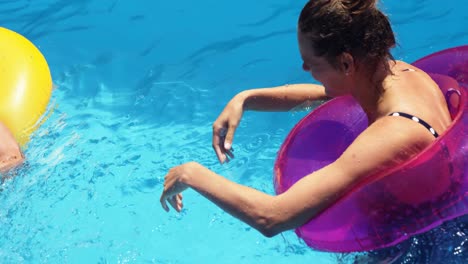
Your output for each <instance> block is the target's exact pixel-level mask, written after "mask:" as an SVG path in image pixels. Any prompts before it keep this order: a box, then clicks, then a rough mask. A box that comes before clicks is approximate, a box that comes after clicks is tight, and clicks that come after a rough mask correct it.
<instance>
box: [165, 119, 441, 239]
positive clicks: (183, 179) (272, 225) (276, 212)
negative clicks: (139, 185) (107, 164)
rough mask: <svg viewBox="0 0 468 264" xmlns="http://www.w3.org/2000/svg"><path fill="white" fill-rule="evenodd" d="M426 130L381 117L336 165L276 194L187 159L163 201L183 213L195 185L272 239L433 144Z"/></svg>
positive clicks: (171, 177)
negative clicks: (187, 191) (186, 193)
mask: <svg viewBox="0 0 468 264" xmlns="http://www.w3.org/2000/svg"><path fill="white" fill-rule="evenodd" d="M413 123H414V122H413ZM414 124H416V123H414ZM425 132H427V131H425V130H423V129H420V127H419V126H418V125H417V124H416V126H413V124H412V123H409V122H408V123H406V120H401V119H397V118H392V117H385V118H382V119H381V120H379V121H377V122H375V123H374V124H373V125H372V126H370V127H369V128H368V129H366V130H365V131H364V132H363V133H362V134H361V135H360V136H359V137H358V138H357V139H356V140H355V141H354V142H353V143H352V144H351V146H349V147H348V149H347V150H346V151H345V152H344V153H343V154H342V156H341V157H340V158H339V159H338V160H336V161H335V162H334V163H332V164H330V165H328V166H326V167H324V168H322V169H320V170H318V171H316V172H313V173H311V174H309V175H307V176H305V177H304V178H302V179H301V180H299V181H298V182H296V183H295V184H294V185H293V186H292V187H291V188H290V189H289V190H288V191H286V192H284V193H283V194H281V195H277V196H272V195H268V194H265V193H262V192H260V191H257V190H255V189H252V188H249V187H246V186H243V185H240V184H237V183H234V182H232V181H229V180H227V179H225V178H224V177H222V176H220V175H217V174H216V173H214V172H212V171H210V170H209V169H207V168H205V167H203V166H201V165H200V164H198V163H195V162H191V163H187V164H184V165H181V166H178V167H175V168H173V169H171V170H170V171H169V173H168V174H167V175H166V178H165V183H164V191H163V193H162V196H161V199H160V201H161V204H162V206H163V208H164V209H165V210H166V211H168V210H169V207H168V206H167V204H166V201H168V202H169V203H170V204H171V205H172V207H174V208H175V209H176V210H177V211H180V210H181V209H182V197H181V195H180V193H181V192H182V191H184V190H185V189H187V188H192V189H194V190H195V191H197V192H199V193H200V194H202V195H203V196H205V197H206V198H208V199H209V200H211V201H212V202H213V203H215V204H217V205H218V206H219V207H220V208H222V209H223V210H225V211H226V212H228V213H230V214H231V215H233V216H235V217H237V218H239V219H240V220H242V221H244V222H245V223H247V224H249V225H250V226H252V227H254V228H255V229H257V230H258V231H260V232H261V233H262V234H264V235H265V236H268V237H271V236H274V235H276V234H278V233H280V232H283V231H285V230H289V229H293V228H296V227H298V226H301V225H303V224H305V223H306V222H307V221H308V220H310V219H311V218H313V217H314V216H316V215H317V214H318V213H319V212H320V211H322V210H323V209H325V208H327V207H328V206H330V205H331V204H332V203H333V202H334V201H336V200H337V199H338V198H339V197H340V196H341V195H343V194H344V193H345V192H346V191H348V190H350V189H351V188H352V187H354V186H355V185H356V184H358V183H359V182H361V181H362V180H364V179H365V178H366V176H368V175H372V174H374V173H376V172H378V171H381V170H384V169H386V168H389V167H391V166H395V165H397V164H399V163H401V162H403V161H405V160H407V159H409V158H411V157H412V156H414V155H415V154H417V153H419V152H420V151H421V150H422V149H424V148H425V147H426V146H427V145H428V144H430V142H432V138H431V137H432V135H426V134H424V133H425Z"/></svg>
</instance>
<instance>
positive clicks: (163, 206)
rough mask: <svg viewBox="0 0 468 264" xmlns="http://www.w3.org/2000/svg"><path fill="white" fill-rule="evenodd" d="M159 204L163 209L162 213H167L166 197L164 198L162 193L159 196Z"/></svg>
mask: <svg viewBox="0 0 468 264" xmlns="http://www.w3.org/2000/svg"><path fill="white" fill-rule="evenodd" d="M159 202H160V203H161V206H162V208H163V209H164V211H166V212H169V207H168V206H167V203H166V197H165V195H164V193H163V194H162V195H161V198H160V199H159Z"/></svg>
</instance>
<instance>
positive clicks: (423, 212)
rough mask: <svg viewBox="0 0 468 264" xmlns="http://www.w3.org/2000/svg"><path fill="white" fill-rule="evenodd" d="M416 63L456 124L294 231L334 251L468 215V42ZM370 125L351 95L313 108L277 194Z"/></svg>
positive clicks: (288, 148)
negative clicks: (442, 97) (436, 88)
mask: <svg viewBox="0 0 468 264" xmlns="http://www.w3.org/2000/svg"><path fill="white" fill-rule="evenodd" d="M413 65H415V66H416V67H418V68H420V69H422V70H424V71H426V72H428V73H429V74H430V75H431V77H432V78H433V79H434V81H436V82H437V83H438V85H439V87H440V89H441V90H442V92H443V93H444V94H445V96H446V100H447V104H448V106H449V110H450V114H451V116H452V119H453V123H452V124H451V125H450V127H449V128H448V129H447V130H446V131H445V132H444V133H443V134H442V135H440V136H439V137H438V138H437V140H436V141H435V142H434V143H433V144H432V145H431V146H429V147H428V148H427V149H425V150H424V151H423V152H422V153H420V154H418V155H417V156H416V157H414V158H412V159H411V160H409V161H407V162H405V163H403V164H401V165H400V166H398V167H395V168H393V169H391V170H388V171H384V172H382V173H379V174H376V175H369V177H368V178H367V180H366V182H365V183H363V184H360V185H359V186H357V187H356V188H354V189H352V190H351V191H349V192H348V193H346V194H345V195H344V196H343V197H341V198H340V199H339V200H338V201H336V202H335V203H334V204H333V205H332V206H330V207H328V208H327V209H325V210H324V211H323V212H321V213H320V214H319V215H318V216H316V217H314V218H313V219H311V220H310V221H309V222H308V223H306V224H305V225H303V226H301V227H299V228H297V229H296V234H297V235H298V236H299V237H300V238H302V239H303V240H304V241H305V242H306V243H307V245H309V246H310V247H312V248H315V249H318V250H323V251H332V252H352V251H368V250H374V249H379V248H384V247H388V246H392V245H395V244H397V243H399V242H401V241H403V240H406V239H408V238H410V237H411V236H413V235H416V234H419V233H422V232H425V231H428V230H430V229H432V228H434V227H436V226H438V225H440V224H441V223H443V222H444V221H447V220H450V219H453V218H456V217H458V216H461V215H464V214H467V213H468V166H467V149H468V140H467V138H468V137H467V134H468V127H467V126H468V111H467V110H468V104H467V93H468V46H461V47H456V48H452V49H447V50H443V51H441V52H437V53H435V54H432V55H429V56H427V57H424V58H422V59H420V60H418V61H416V62H414V63H413ZM366 127H367V118H366V115H365V114H364V112H363V111H362V109H361V108H360V107H359V105H358V104H357V103H356V102H355V101H354V100H353V99H352V98H351V97H348V96H345V97H340V98H335V99H333V100H331V101H329V102H327V103H325V104H323V105H322V106H320V107H318V108H317V109H315V110H314V111H312V112H311V113H310V114H308V115H307V116H306V117H304V118H303V119H302V120H301V121H300V122H299V123H298V124H297V125H296V126H295V127H294V128H293V129H292V131H291V132H290V133H289V135H288V137H287V138H286V140H285V142H284V143H283V145H282V147H281V149H280V151H279V153H278V157H277V160H276V163H275V178H274V184H275V190H276V193H278V194H280V193H282V192H284V191H286V190H287V189H288V188H289V187H291V185H293V184H294V183H295V182H296V181H298V180H299V179H300V178H302V177H304V176H305V175H307V174H310V173H311V172H313V171H316V170H318V169H320V168H322V167H324V166H326V165H328V164H330V163H332V162H333V161H335V160H336V159H337V158H338V157H339V156H340V155H341V153H343V151H344V150H345V149H346V148H347V147H348V146H349V145H350V144H351V142H352V141H353V140H354V139H355V138H356V137H357V136H358V135H359V134H360V133H361V132H362V131H363V130H364V129H365V128H366ZM304 146H307V148H304Z"/></svg>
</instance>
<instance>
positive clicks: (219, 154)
mask: <svg viewBox="0 0 468 264" xmlns="http://www.w3.org/2000/svg"><path fill="white" fill-rule="evenodd" d="M213 149H214V151H215V153H216V156H217V157H218V160H219V163H221V164H223V163H224V161H225V160H226V155H224V154H223V151H222V150H221V138H220V137H219V135H218V134H217V133H216V132H213Z"/></svg>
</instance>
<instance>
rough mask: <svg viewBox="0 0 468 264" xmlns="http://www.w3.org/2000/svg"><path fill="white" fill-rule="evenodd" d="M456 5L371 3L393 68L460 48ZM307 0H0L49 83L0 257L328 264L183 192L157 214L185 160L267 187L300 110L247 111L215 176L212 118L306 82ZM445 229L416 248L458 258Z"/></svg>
mask: <svg viewBox="0 0 468 264" xmlns="http://www.w3.org/2000/svg"><path fill="white" fill-rule="evenodd" d="M465 2H466V1H462V0H453V1H451V2H450V5H447V6H443V5H441V4H440V2H439V1H435V0H428V1H406V2H401V1H398V3H397V2H396V1H383V4H384V10H385V11H386V12H387V13H388V14H389V16H390V18H391V19H392V23H393V26H394V29H395V31H396V32H397V40H398V43H399V47H398V48H397V49H395V51H394V55H395V57H396V58H398V59H404V60H407V61H413V60H415V59H416V58H419V57H421V56H423V55H425V54H429V53H432V52H434V51H437V50H441V49H444V48H448V47H452V46H457V45H461V44H466V43H468V31H467V29H466V20H467V18H468V15H467V14H466V11H465V10H466V9H467V7H468V4H467V3H465ZM304 3H305V1H298V2H294V3H293V2H291V1H279V0H269V1H245V0H243V1H236V2H232V3H229V4H226V3H225V2H222V1H213V0H207V1H202V2H195V1H187V0H184V1H177V2H174V1H173V2H169V1H165V2H162V1H149V0H146V1H144V0H142V1H139V2H138V5H136V4H133V5H132V4H131V3H130V2H128V1H118V0H101V1H97V0H95V1H91V0H75V1H72V0H57V1H50V0H48V1H45V0H35V1H34V2H31V1H27V0H17V1H2V2H1V3H0V13H1V14H2V19H3V20H2V21H3V23H2V24H1V25H2V26H4V27H7V28H10V29H13V30H15V31H17V32H20V33H21V34H23V35H25V36H26V37H28V38H29V39H31V40H32V41H33V42H34V43H35V44H36V45H37V46H38V47H39V48H40V49H41V51H42V52H43V53H44V55H45V56H46V58H47V59H48V62H49V65H50V67H51V70H52V74H53V79H54V83H55V84H56V86H57V89H56V90H55V91H54V94H53V104H52V107H51V115H50V118H49V119H48V120H47V122H46V123H45V124H44V125H43V126H42V127H41V128H40V129H39V130H38V131H37V133H36V136H35V138H34V139H33V140H32V141H31V143H30V145H29V148H28V149H27V151H26V156H27V159H28V161H27V164H26V165H25V166H24V167H23V168H21V169H20V170H19V171H18V174H19V175H18V176H17V177H16V178H14V179H13V180H9V181H6V182H5V183H4V184H3V185H2V186H1V188H2V191H1V192H0V196H1V198H0V199H1V200H2V206H1V207H0V224H1V228H0V237H1V238H0V258H1V259H2V262H4V263H22V262H24V263H210V262H213V263H219V262H222V263H296V262H298V263H302V262H312V263H334V262H335V259H336V256H335V255H330V254H326V253H319V252H314V251H312V250H310V249H309V248H308V247H306V246H305V245H304V244H303V243H302V242H300V241H299V240H298V239H297V238H296V237H295V235H294V234H293V233H292V232H287V233H285V234H284V235H283V236H281V235H280V236H277V237H274V238H271V239H267V238H264V237H262V236H261V235H260V234H259V233H258V232H256V231H255V230H252V229H251V228H249V227H248V226H246V225H244V224H242V223H240V222H239V221H238V220H236V219H233V218H232V217H230V216H229V215H227V214H226V213H224V212H222V211H221V210H219V209H217V208H216V207H215V206H214V205H212V204H211V203H209V202H207V201H206V200H205V199H203V198H201V197H200V196H199V195H198V194H196V193H195V192H193V191H187V192H186V193H185V195H184V201H185V207H186V209H185V210H184V211H183V212H182V213H181V214H176V213H174V212H171V213H169V214H167V213H165V212H164V211H163V210H162V209H161V207H160V204H159V195H160V193H161V189H162V179H163V177H164V175H165V173H166V172H167V170H168V169H169V168H170V167H172V166H174V165H177V164H180V163H183V162H186V161H190V160H196V161H198V162H200V163H202V164H204V165H206V166H208V167H209V168H211V169H213V170H215V171H216V172H218V173H220V174H222V175H224V176H226V177H227V178H229V179H232V180H235V181H237V182H240V183H243V184H246V185H250V186H252V187H255V188H258V189H260V190H263V191H266V192H269V193H272V192H273V185H272V174H273V173H272V167H273V162H274V159H275V155H276V152H277V150H278V148H279V145H280V144H281V142H282V140H283V139H284V137H285V136H286V134H287V132H288V131H289V129H290V128H291V127H292V126H293V125H294V124H295V123H296V122H297V121H298V120H299V119H300V118H301V117H302V116H304V115H305V112H289V113H279V114H278V113H276V114H274V113H252V112H249V113H246V114H245V116H244V119H243V122H242V124H241V128H240V129H239V130H238V133H237V135H236V138H235V145H234V148H235V149H236V159H235V160H233V161H232V162H231V163H230V164H228V165H223V166H221V165H218V164H217V161H216V157H215V155H214V152H213V151H212V149H211V141H210V140H211V123H212V122H213V121H214V120H215V118H216V117H217V115H218V114H219V112H220V111H221V110H222V108H223V107H224V105H225V104H226V103H227V101H228V100H229V99H230V98H231V97H232V96H233V95H234V94H236V93H237V92H239V91H241V90H243V89H247V88H252V87H264V86H274V85H279V84H283V83H293V82H307V81H310V77H309V76H308V75H307V74H305V73H303V72H302V71H301V63H300V57H299V54H298V51H297V47H296V37H295V23H296V21H297V16H298V13H299V11H300V10H301V8H302V6H303V4H304ZM423 29H424V30H423ZM425 29H430V31H429V30H428V31H426V30H425ZM464 223H466V221H465V222H464ZM465 226H466V224H465ZM444 228H446V229H447V230H449V229H450V228H452V229H454V230H457V231H447V232H448V234H449V236H451V235H453V239H452V240H450V239H449V241H447V240H445V241H444V242H443V243H442V242H439V241H438V240H437V239H434V240H433V241H432V243H436V242H434V241H438V245H439V246H438V251H437V250H435V249H434V251H431V252H429V250H433V249H432V247H430V246H429V245H428V246H427V247H426V246H423V247H421V248H419V249H417V250H423V251H424V249H425V248H427V251H424V252H423V253H421V254H426V255H427V256H428V257H427V258H432V260H437V259H438V260H442V259H444V260H447V257H451V259H453V260H454V261H458V260H459V259H460V258H457V256H455V255H452V256H447V254H448V253H447V252H462V251H463V245H465V246H466V243H468V242H466V243H465V244H463V241H466V239H467V237H466V234H459V232H462V231H463V230H466V227H463V221H459V222H454V223H451V224H448V225H446V226H444ZM430 235H432V233H431V234H430ZM436 236H437V235H434V237H436ZM437 237H439V236H437ZM427 241H428V240H427V239H426V240H424V239H421V240H420V243H426V242H427ZM450 241H453V242H454V243H453V244H451V243H449V242H450ZM460 245H461V248H460V249H459V250H458V249H457V248H458V247H460ZM450 247H452V248H450ZM444 249H445V250H444ZM464 252H465V253H464V254H466V250H465V251H464ZM417 254H418V252H416V251H415V252H413V255H417ZM461 254H462V253H458V255H461Z"/></svg>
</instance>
